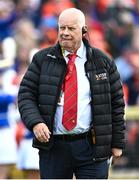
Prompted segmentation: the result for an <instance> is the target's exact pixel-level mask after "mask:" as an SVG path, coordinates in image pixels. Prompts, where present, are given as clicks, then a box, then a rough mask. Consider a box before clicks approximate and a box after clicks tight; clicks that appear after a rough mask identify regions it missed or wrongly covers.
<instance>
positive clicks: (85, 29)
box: [82, 26, 87, 35]
mask: <svg viewBox="0 0 139 180" xmlns="http://www.w3.org/2000/svg"><path fill="white" fill-rule="evenodd" d="M86 33H87V26H83V27H82V35H85V34H86Z"/></svg>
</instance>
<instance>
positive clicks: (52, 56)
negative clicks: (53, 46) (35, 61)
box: [47, 54, 56, 59]
mask: <svg viewBox="0 0 139 180" xmlns="http://www.w3.org/2000/svg"><path fill="white" fill-rule="evenodd" d="M47 56H49V57H51V58H54V59H56V56H55V55H51V54H47Z"/></svg>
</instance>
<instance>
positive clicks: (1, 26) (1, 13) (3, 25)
mask: <svg viewBox="0 0 139 180" xmlns="http://www.w3.org/2000/svg"><path fill="white" fill-rule="evenodd" d="M15 20H16V13H15V6H14V3H13V1H12V0H0V41H2V40H3V39H4V38H6V37H8V36H12V35H13V31H14V28H13V25H14V22H15Z"/></svg>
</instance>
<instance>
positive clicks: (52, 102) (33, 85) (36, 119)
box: [18, 40, 125, 160]
mask: <svg viewBox="0 0 139 180" xmlns="http://www.w3.org/2000/svg"><path fill="white" fill-rule="evenodd" d="M84 44H85V46H86V47H87V62H86V63H85V71H86V75H87V77H88V79H89V82H90V88H91V96H92V101H91V106H92V125H93V127H94V131H95V139H96V144H95V159H96V160H103V159H106V158H108V157H109V156H110V154H111V148H113V147H114V148H124V129H125V126H124V119H123V115H124V100H123V92H122V84H121V81H120V76H119V73H118V72H117V68H116V66H115V63H114V61H113V60H111V59H109V58H108V57H107V56H106V55H105V54H103V53H102V52H101V51H100V50H98V49H95V48H92V47H90V45H89V43H88V42H87V40H84ZM66 69H67V66H66V63H65V60H64V59H63V56H62V53H61V48H60V46H59V44H57V45H56V46H54V47H50V48H47V49H43V50H40V51H39V52H38V53H36V54H35V55H34V57H33V60H32V63H31V64H30V65H29V68H28V70H27V72H26V73H25V75H24V77H23V80H22V82H21V85H20V89H19V94H18V105H19V111H20V114H21V118H22V120H23V122H24V124H25V125H26V127H27V128H28V129H29V130H31V131H32V128H33V126H34V125H35V124H37V123H40V122H44V123H46V124H47V126H48V128H49V129H50V131H51V132H52V131H53V121H54V115H55V111H56V107H57V101H58V98H59V95H60V91H61V86H62V82H63V79H64V76H65V74H66ZM52 145H53V135H51V139H50V141H49V142H48V143H41V142H39V141H38V140H37V139H36V138H34V139H33V147H36V148H39V149H46V150H48V149H50V148H51V147H52Z"/></svg>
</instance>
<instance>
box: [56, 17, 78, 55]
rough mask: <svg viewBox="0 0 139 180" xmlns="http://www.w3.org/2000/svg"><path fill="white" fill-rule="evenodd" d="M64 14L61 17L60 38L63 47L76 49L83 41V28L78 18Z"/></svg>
mask: <svg viewBox="0 0 139 180" xmlns="http://www.w3.org/2000/svg"><path fill="white" fill-rule="evenodd" d="M73 16H74V15H72V17H69V16H67V15H66V16H64V17H63V16H62V17H61V18H60V19H59V33H58V40H59V43H60V45H61V47H62V48H63V49H65V50H67V51H70V52H74V51H76V50H77V49H78V48H79V47H80V45H81V41H82V28H81V26H80V25H79V21H78V19H77V18H75V17H73Z"/></svg>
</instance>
